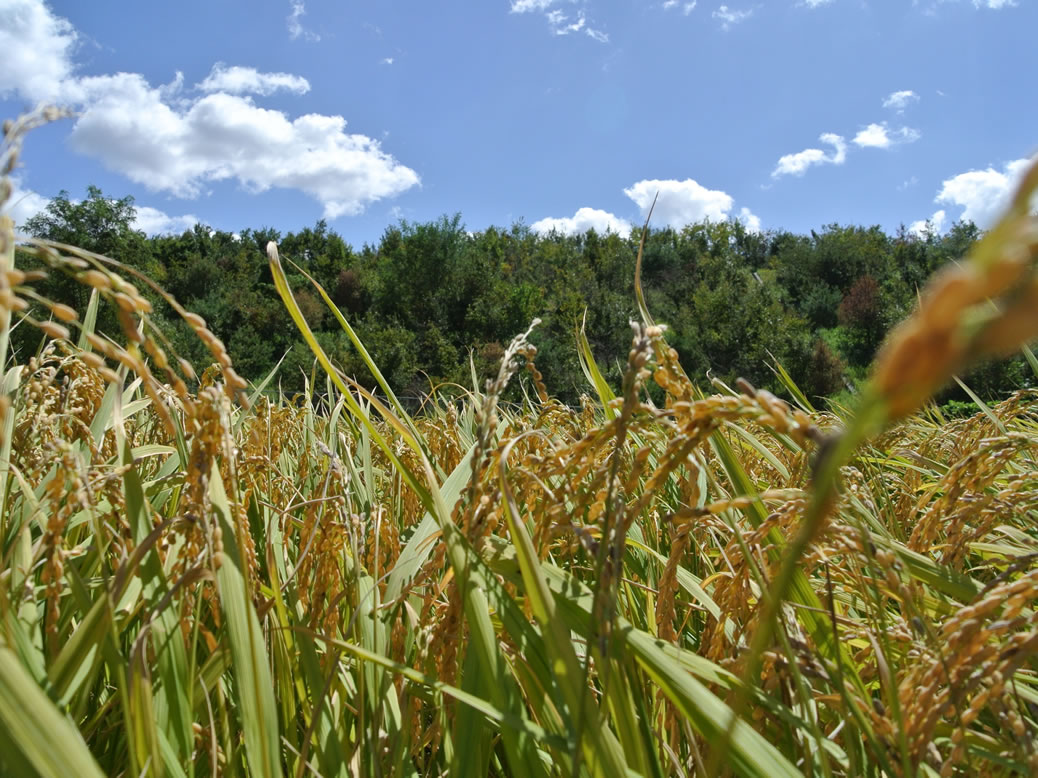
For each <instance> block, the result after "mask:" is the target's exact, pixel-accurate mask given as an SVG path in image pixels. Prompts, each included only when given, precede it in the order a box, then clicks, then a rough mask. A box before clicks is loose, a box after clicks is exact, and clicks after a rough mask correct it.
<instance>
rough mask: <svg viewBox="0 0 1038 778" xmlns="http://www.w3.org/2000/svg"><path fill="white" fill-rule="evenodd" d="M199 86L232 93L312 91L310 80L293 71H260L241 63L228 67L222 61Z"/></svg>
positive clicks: (208, 89)
mask: <svg viewBox="0 0 1038 778" xmlns="http://www.w3.org/2000/svg"><path fill="white" fill-rule="evenodd" d="M198 88H199V89H201V90H202V91H203V92H228V93H229V94H232V95H243V94H255V95H264V96H266V95H270V94H273V93H274V92H276V91H278V90H279V89H284V90H286V91H288V92H295V93H296V94H297V95H302V94H306V93H307V92H309V91H310V82H309V81H307V80H306V79H305V78H303V77H302V76H294V75H292V74H291V73H260V72H259V71H258V70H256V68H247V67H242V66H240V65H234V66H233V67H227V66H226V65H225V64H223V63H222V62H217V63H216V64H215V65H213V69H212V70H211V71H210V72H209V75H208V76H206V77H205V80H204V81H202V83H200V84H198Z"/></svg>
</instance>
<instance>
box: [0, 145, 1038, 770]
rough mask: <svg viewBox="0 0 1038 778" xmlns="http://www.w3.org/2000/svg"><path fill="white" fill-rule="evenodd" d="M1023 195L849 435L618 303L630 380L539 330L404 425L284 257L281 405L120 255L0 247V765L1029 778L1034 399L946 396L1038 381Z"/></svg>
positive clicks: (894, 349) (36, 245)
mask: <svg viewBox="0 0 1038 778" xmlns="http://www.w3.org/2000/svg"><path fill="white" fill-rule="evenodd" d="M22 129H24V128H21V127H12V128H9V129H8V131H7V138H6V142H7V146H6V147H5V153H6V154H7V155H8V156H7V157H6V158H5V159H8V160H10V159H11V158H12V156H15V157H16V154H17V143H18V138H19V133H20V132H21V130H22ZM11 164H12V165H13V162H12V163H11ZM9 168H10V166H8V168H7V170H8V171H9ZM1036 187H1038V167H1035V168H1032V170H1031V171H1030V173H1029V174H1028V175H1027V176H1026V177H1025V180H1024V183H1023V185H1022V188H1021V191H1020V193H1019V194H1018V196H1017V197H1016V199H1015V200H1014V203H1013V204H1012V206H1011V207H1010V210H1009V211H1008V212H1007V214H1006V215H1005V217H1004V218H1003V220H1002V222H1000V224H999V225H998V226H996V227H995V228H994V229H992V230H991V231H990V232H989V233H988V235H987V236H986V237H985V238H984V239H983V240H982V241H981V242H980V243H979V244H978V246H977V248H976V250H975V252H974V254H973V255H972V256H971V257H969V258H967V259H966V260H965V261H964V262H962V263H961V264H958V265H955V266H952V267H949V268H946V269H945V270H943V271H941V272H939V273H938V275H937V276H935V278H934V279H932V280H931V282H930V285H929V286H928V288H927V289H926V290H924V292H923V293H922V296H921V303H920V307H919V309H918V311H917V312H916V313H915V314H914V315H913V316H912V317H911V318H910V319H908V320H907V321H906V322H904V323H903V324H902V325H901V326H900V327H899V328H897V329H896V330H895V331H894V332H892V333H891V335H890V337H889V339H888V341H887V343H886V344H885V346H884V348H883V350H882V351H881V353H880V355H879V356H878V358H877V362H876V365H875V366H874V370H873V378H872V381H871V383H870V384H869V386H868V387H867V388H866V390H865V392H864V393H863V395H862V397H861V401H860V404H859V406H858V407H856V408H852V409H837V411H823V410H819V409H816V408H815V407H814V406H813V405H812V404H811V402H810V400H809V398H806V397H804V396H803V395H802V394H801V393H800V392H799V390H798V389H797V388H796V385H795V382H794V381H793V380H792V379H791V378H790V377H789V376H787V375H785V374H784V373H783V371H782V368H781V366H778V365H776V366H775V369H776V370H777V371H778V373H779V375H780V378H781V379H782V381H783V383H784V384H785V385H786V387H787V390H788V392H789V396H790V398H791V401H790V402H787V401H785V400H782V399H779V398H777V397H775V396H774V395H772V394H770V393H769V392H766V391H758V390H756V389H755V388H754V387H752V386H750V385H749V384H747V383H745V382H741V383H739V384H738V385H737V386H734V387H729V386H726V385H723V384H720V383H715V384H714V385H709V386H701V385H699V384H698V383H697V382H695V381H693V380H690V378H689V377H688V376H687V375H686V374H685V373H684V371H683V370H682V367H681V365H680V363H679V361H678V359H677V354H676V352H675V351H674V350H673V349H672V348H671V347H669V346H668V344H667V332H666V328H665V327H664V326H663V325H661V324H658V323H656V322H655V321H653V319H652V316H651V312H650V311H649V310H647V309H646V307H645V304H644V301H643V300H642V299H641V295H640V287H638V286H637V282H636V287H637V288H638V290H639V304H640V310H641V317H640V320H639V321H637V322H634V323H632V332H631V350H630V354H629V356H628V360H627V366H626V370H625V372H624V378H623V383H622V385H619V386H609V385H608V384H607V383H606V381H605V380H604V379H603V377H602V374H601V372H600V370H599V368H598V366H597V365H596V363H595V360H594V355H593V354H592V353H591V349H590V347H589V346H588V344H587V340H586V339H585V338H584V337H583V334H582V333H578V336H577V341H576V344H575V350H574V359H578V360H579V361H580V363H581V366H582V367H583V369H584V373H585V374H586V376H587V379H588V382H587V394H586V395H585V397H584V398H583V402H582V405H581V407H579V408H572V407H567V406H565V405H563V404H561V403H559V402H558V401H556V400H554V399H553V398H552V397H551V396H549V395H548V393H547V391H546V390H545V388H544V384H543V381H542V377H541V375H540V372H539V371H538V369H537V362H536V349H535V348H534V347H533V346H532V345H531V344H530V343H529V340H528V337H529V333H525V334H520V335H519V336H518V337H516V339H515V340H514V341H513V342H512V344H511V345H510V346H509V347H508V348H507V349H506V351H505V354H504V357H503V360H502V363H501V366H500V370H499V373H498V375H497V377H496V378H495V379H494V380H492V381H489V382H488V383H487V384H486V385H485V386H477V387H473V388H472V389H470V390H469V391H468V392H467V393H466V394H465V395H464V396H462V397H461V398H458V397H447V396H437V395H434V396H432V397H430V398H429V399H428V400H427V402H426V403H425V405H424V407H423V408H422V409H421V411H420V412H418V413H413V414H412V413H408V412H407V410H406V409H405V407H404V406H403V405H402V404H401V403H400V402H399V401H398V400H397V398H396V397H395V396H394V394H393V392H392V389H391V387H390V386H389V385H388V384H386V383H385V381H384V380H382V379H381V375H380V373H379V372H378V369H377V364H378V354H368V353H367V351H366V350H365V349H364V346H363V344H362V343H361V342H360V340H359V339H357V337H356V335H355V334H354V332H353V330H352V328H351V327H350V324H349V322H348V321H347V320H346V319H345V318H343V316H342V314H341V313H339V312H338V310H337V309H335V307H334V306H333V305H332V304H331V302H330V300H328V298H327V295H325V294H324V292H323V290H321V289H320V288H319V287H318V288H316V289H315V292H316V293H317V294H319V295H321V296H323V297H324V299H325V301H326V302H327V303H328V304H329V307H330V308H331V313H332V314H333V315H335V316H337V317H338V319H339V322H340V324H341V325H342V327H343V329H344V331H345V332H346V333H347V335H349V336H350V337H351V338H352V339H353V340H354V345H355V347H356V348H357V350H358V351H359V352H360V353H361V354H362V356H363V357H364V359H365V360H366V362H367V363H368V365H369V368H370V370H371V372H372V374H373V375H375V377H376V379H378V380H379V381H380V383H381V391H380V392H378V393H377V394H376V393H372V392H369V391H367V390H365V389H363V388H362V387H360V386H358V385H357V384H355V383H353V382H352V381H351V380H350V378H349V377H348V376H345V375H342V374H341V373H340V372H339V371H338V370H337V369H336V367H335V365H333V364H332V363H331V362H330V361H329V360H328V358H327V357H326V356H325V355H324V353H323V352H322V351H321V348H320V345H319V344H318V342H317V340H316V339H315V338H314V337H313V335H312V333H310V331H309V328H308V326H307V324H306V321H305V319H304V318H303V316H302V314H301V312H300V310H299V307H298V306H297V305H296V304H295V301H294V299H293V296H292V292H291V290H290V289H289V287H288V284H287V281H286V279H285V275H284V271H283V269H282V263H283V262H285V263H287V262H289V261H290V260H291V258H290V257H281V256H279V254H278V251H277V247H276V246H275V245H273V244H271V245H270V246H269V247H268V261H269V264H270V269H271V273H272V276H273V278H274V281H275V284H276V286H277V289H278V292H279V294H280V295H281V297H282V299H283V301H284V303H285V316H286V322H287V320H288V319H291V320H292V322H293V323H294V325H295V326H296V327H298V329H299V330H300V332H301V334H302V336H303V337H304V338H305V339H306V340H307V342H308V343H309V344H310V345H311V347H312V349H313V350H314V356H315V359H316V362H317V364H318V366H319V368H318V369H316V370H315V372H314V374H313V379H312V381H311V383H310V385H309V386H308V389H307V392H306V393H305V394H304V396H301V397H286V396H283V395H281V394H280V393H279V392H278V391H277V389H276V387H277V377H276V374H272V375H271V376H267V377H266V378H265V379H263V380H260V381H257V382H255V383H252V382H248V381H246V380H244V379H243V378H241V377H240V376H239V375H238V374H237V373H236V372H235V370H234V368H233V366H232V365H231V363H230V360H229V358H228V356H227V352H226V349H225V348H224V346H223V344H222V343H221V342H220V341H219V339H218V338H216V336H214V335H213V334H212V333H211V332H210V330H209V329H208V328H207V326H206V323H205V321H203V320H202V319H201V318H200V317H199V316H197V315H195V314H193V313H191V312H189V311H186V310H183V309H182V308H180V306H179V305H178V304H177V303H176V301H175V300H173V299H172V298H169V297H168V295H165V294H164V293H163V292H162V290H161V289H160V288H159V287H157V286H156V285H155V284H154V283H152V282H151V281H150V280H149V279H147V278H145V277H143V276H140V275H139V274H137V273H136V272H135V271H134V270H133V269H132V268H129V267H126V266H124V265H121V264H120V263H119V262H118V261H117V260H118V258H107V257H100V256H96V255H93V254H90V253H88V252H85V251H81V250H79V249H76V248H75V247H71V246H60V245H56V244H50V243H48V242H46V241H40V240H31V241H27V242H25V243H23V244H21V245H20V246H19V252H22V251H24V252H26V253H27V254H31V255H33V256H35V257H36V258H37V259H38V260H40V261H41V262H43V263H44V265H45V266H46V267H47V268H48V269H47V270H46V271H33V272H25V271H22V270H20V269H19V268H17V267H16V266H15V256H16V255H15V242H16V238H15V236H14V234H13V232H12V229H11V225H10V222H9V220H4V224H3V234H2V236H0V246H2V249H3V252H2V257H3V259H2V267H0V365H2V366H3V369H2V385H0V412H2V413H0V560H2V562H0V774H5V775H8V774H9V775H44V776H72V775H75V776H92V775H113V776H136V775H156V776H158V775H164V776H210V775H257V776H280V775H291V776H317V775H320V776H438V775H461V776H469V775H473V776H474V775H494V776H540V775H543V776H548V775H551V776H554V775H561V776H577V775H581V776H583V775H588V776H618V775H644V776H664V775H668V776H669V775H679V776H685V775H688V776H707V775H740V776H768V777H769V778H772V777H774V776H783V775H788V776H797V775H812V776H880V775H885V776H915V775H924V776H938V775H939V776H954V775H997V776H1001V775H1007V776H1008V775H1033V774H1038V739H1036V735H1035V733H1036V727H1038V676H1036V670H1038V610H1036V605H1038V565H1036V560H1038V522H1036V519H1038V458H1036V457H1038V403H1036V400H1038V392H1036V391H1035V390H1029V389H1021V390H1020V391H1019V392H1017V393H1016V394H1014V395H1012V396H1011V397H1009V398H1007V399H1006V400H1004V401H1003V402H1001V403H998V404H995V405H991V406H988V405H984V404H981V406H980V407H981V412H980V413H977V414H976V415H975V416H973V417H970V418H964V419H955V420H948V419H945V418H944V417H942V416H941V414H940V412H939V411H938V410H937V409H936V407H935V406H933V405H932V404H929V403H928V398H929V397H930V395H931V394H932V393H933V392H934V391H935V390H936V389H937V388H939V387H940V386H942V385H943V384H944V383H946V382H947V381H949V380H951V379H952V377H953V376H954V375H955V374H956V373H958V372H959V371H960V370H961V369H962V368H964V367H965V366H966V365H968V364H971V363H973V362H974V361H975V360H977V359H981V358H985V357H989V356H993V355H998V354H1006V353H1010V352H1013V351H1015V350H1017V349H1020V348H1021V347H1023V348H1024V349H1025V353H1026V354H1027V355H1028V358H1029V360H1030V362H1031V364H1032V366H1033V367H1035V370H1036V375H1038V361H1036V360H1035V358H1034V356H1033V354H1031V352H1030V351H1027V350H1026V348H1027V347H1026V344H1027V343H1028V342H1029V341H1031V340H1033V338H1034V337H1035V336H1036V335H1038V319H1036V315H1038V314H1036V312H1038V272H1036V263H1038V221H1036V219H1035V217H1034V216H1033V215H1032V214H1030V213H1029V211H1028V207H1027V203H1028V199H1029V197H1030V195H1031V192H1032V191H1033V190H1034V189H1035V188H1036ZM297 270H298V269H297ZM632 270H633V272H635V274H636V276H635V277H636V279H637V277H638V275H637V273H638V268H635V269H632ZM42 272H47V273H61V274H65V275H67V276H68V277H69V278H71V279H74V280H75V281H77V282H78V283H81V284H84V285H85V286H87V287H89V288H91V289H92V292H91V298H90V304H89V306H88V307H87V308H86V310H82V311H77V310H73V309H71V308H68V307H67V306H64V305H62V304H59V303H55V302H53V301H50V300H47V299H46V298H43V297H41V296H40V295H38V293H37V292H36V291H34V286H33V285H34V282H37V281H39V280H40V278H41V273H42ZM156 305H166V306H172V307H173V309H174V310H176V311H177V312H178V313H179V314H180V316H181V317H182V318H183V320H184V321H185V322H186V323H187V324H188V325H190V326H191V327H192V329H193V330H194V332H195V334H196V335H197V337H198V338H199V339H200V340H201V341H202V342H203V343H204V344H205V346H206V347H207V349H208V351H209V353H210V355H211V362H210V364H208V365H190V364H188V363H187V362H185V361H183V360H181V359H179V358H178V355H177V354H176V353H174V352H173V350H172V348H171V347H170V344H169V342H168V341H167V340H166V339H165V337H164V335H163V333H162V331H161V329H160V328H158V327H157V326H155V325H154V323H153V321H152V319H151V317H150V314H151V313H152V312H153V309H154V307H155V306H156ZM100 306H110V307H111V309H112V310H114V311H116V312H117V314H118V316H119V320H120V322H121V324H122V329H123V338H121V339H119V340H111V339H107V338H102V337H100V336H99V335H98V334H97V333H96V332H94V321H95V320H96V317H97V312H98V310H99V308H100ZM15 326H18V327H35V328H38V329H39V330H40V331H41V332H42V333H43V334H44V335H46V338H47V340H46V344H45V345H44V346H43V347H42V348H41V350H40V352H39V353H37V354H36V355H34V356H32V357H31V358H29V359H27V360H24V361H21V360H15V359H14V358H13V357H12V355H11V354H9V353H8V352H9V349H8V337H9V333H10V330H11V328H12V327H15ZM516 383H518V384H519V385H520V386H521V387H522V388H523V396H524V398H525V399H524V401H523V402H522V403H518V404H516V403H511V402H506V401H505V399H504V397H505V389H506V387H508V386H510V385H513V384H516ZM649 385H654V386H655V387H657V389H655V390H653V395H652V396H654V397H657V398H659V397H660V396H662V397H663V398H664V399H663V400H662V401H659V400H658V399H657V400H656V401H653V400H652V399H651V398H650V394H649V392H648V387H649Z"/></svg>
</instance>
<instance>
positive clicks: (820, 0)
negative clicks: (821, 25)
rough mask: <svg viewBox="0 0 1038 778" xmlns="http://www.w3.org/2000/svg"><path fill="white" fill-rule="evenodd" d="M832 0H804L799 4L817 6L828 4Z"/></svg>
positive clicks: (810, 6) (809, 6)
mask: <svg viewBox="0 0 1038 778" xmlns="http://www.w3.org/2000/svg"><path fill="white" fill-rule="evenodd" d="M832 1H833V0H804V2H802V3H800V5H806V6H807V7H808V8H818V7H819V6H823V5H829V4H830V3H832Z"/></svg>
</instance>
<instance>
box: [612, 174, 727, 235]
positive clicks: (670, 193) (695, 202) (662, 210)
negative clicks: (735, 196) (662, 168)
mask: <svg viewBox="0 0 1038 778" xmlns="http://www.w3.org/2000/svg"><path fill="white" fill-rule="evenodd" d="M657 192H659V198H658V199H656V207H655V208H654V209H653V212H652V217H653V220H654V221H655V220H659V221H661V222H663V223H664V224H666V225H668V226H670V227H675V228H680V227H684V226H685V225H686V224H693V223H695V222H700V221H703V220H704V219H709V220H710V221H724V220H726V219H727V218H728V214H729V211H731V209H732V204H733V200H732V196H731V195H729V194H728V193H727V192H722V191H720V190H718V189H707V188H706V187H704V186H702V185H700V184H699V183H697V182H696V181H693V180H692V179H691V178H686V179H685V180H684V181H676V180H674V179H670V180H663V181H661V180H659V179H653V180H645V181H638V182H637V183H635V184H632V185H631V186H630V187H628V188H627V189H624V194H625V195H627V196H628V197H630V198H631V199H632V200H634V202H635V203H636V204H637V205H638V208H639V209H640V210H641V213H642V216H643V217H644V216H647V215H648V213H649V208H650V207H651V206H652V201H653V199H654V198H656V193H657Z"/></svg>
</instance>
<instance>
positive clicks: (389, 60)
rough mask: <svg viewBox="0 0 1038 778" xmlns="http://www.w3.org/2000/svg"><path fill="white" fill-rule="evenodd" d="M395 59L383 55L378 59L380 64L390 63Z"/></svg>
mask: <svg viewBox="0 0 1038 778" xmlns="http://www.w3.org/2000/svg"><path fill="white" fill-rule="evenodd" d="M393 62H395V60H394V59H393V58H392V57H383V58H382V59H380V60H379V61H378V64H380V65H392V64H393Z"/></svg>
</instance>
